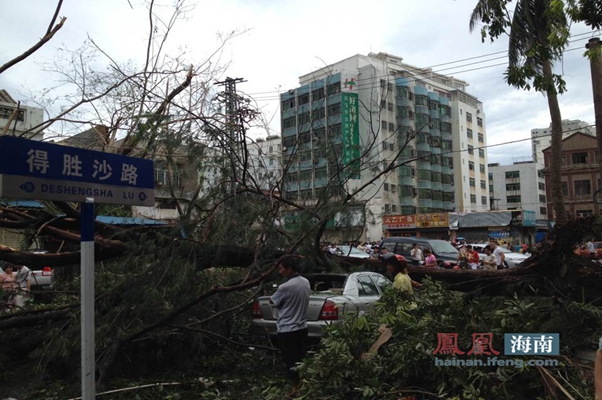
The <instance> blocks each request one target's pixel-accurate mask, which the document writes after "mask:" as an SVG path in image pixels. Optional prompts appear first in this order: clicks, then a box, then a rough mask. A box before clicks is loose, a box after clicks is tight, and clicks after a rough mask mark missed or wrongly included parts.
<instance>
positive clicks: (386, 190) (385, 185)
mask: <svg viewBox="0 0 602 400" xmlns="http://www.w3.org/2000/svg"><path fill="white" fill-rule="evenodd" d="M383 189H384V191H385V192H388V191H389V184H388V183H387V182H385V183H384V184H383Z"/></svg>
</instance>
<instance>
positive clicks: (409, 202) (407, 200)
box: [399, 196, 416, 206]
mask: <svg viewBox="0 0 602 400" xmlns="http://www.w3.org/2000/svg"><path fill="white" fill-rule="evenodd" d="M415 203H416V202H415V199H414V196H404V197H401V196H400V197H399V204H400V205H402V206H413V205H415Z"/></svg>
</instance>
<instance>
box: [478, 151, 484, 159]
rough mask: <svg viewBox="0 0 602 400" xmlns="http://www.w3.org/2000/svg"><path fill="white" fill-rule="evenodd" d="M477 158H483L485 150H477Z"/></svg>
mask: <svg viewBox="0 0 602 400" xmlns="http://www.w3.org/2000/svg"><path fill="white" fill-rule="evenodd" d="M479 157H480V158H485V150H483V149H479Z"/></svg>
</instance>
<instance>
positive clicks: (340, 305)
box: [251, 272, 391, 338]
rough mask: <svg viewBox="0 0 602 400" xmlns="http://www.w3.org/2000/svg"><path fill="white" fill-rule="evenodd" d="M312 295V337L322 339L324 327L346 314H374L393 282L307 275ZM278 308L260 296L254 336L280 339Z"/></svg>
mask: <svg viewBox="0 0 602 400" xmlns="http://www.w3.org/2000/svg"><path fill="white" fill-rule="evenodd" d="M306 278H307V279H308V280H309V283H310V285H311V289H312V294H311V295H310V297H309V307H308V309H307V327H308V336H309V337H310V338H320V337H322V328H323V327H324V326H326V325H328V324H331V323H337V322H340V321H341V320H342V319H343V317H344V315H345V314H358V313H365V312H368V311H370V310H371V309H372V308H373V307H374V304H375V303H376V302H377V301H378V299H380V296H382V294H383V293H384V291H385V289H386V288H387V287H389V286H390V285H391V281H389V280H388V279H387V278H385V277H384V276H383V275H381V274H379V273H376V272H355V273H352V274H312V275H307V276H306ZM277 319H278V309H277V308H276V307H275V306H274V305H272V304H270V296H263V297H259V298H258V299H257V300H255V302H254V303H253V319H252V321H251V333H253V334H257V335H264V336H269V337H275V336H276V320H277Z"/></svg>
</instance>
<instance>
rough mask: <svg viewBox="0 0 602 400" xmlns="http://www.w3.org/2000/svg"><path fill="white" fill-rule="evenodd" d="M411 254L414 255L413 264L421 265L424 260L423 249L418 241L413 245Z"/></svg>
mask: <svg viewBox="0 0 602 400" xmlns="http://www.w3.org/2000/svg"><path fill="white" fill-rule="evenodd" d="M410 256H411V257H412V264H414V265H420V263H421V262H422V261H423V258H422V250H420V247H418V243H414V245H413V246H412V250H411V251H410Z"/></svg>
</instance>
